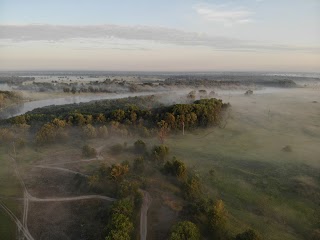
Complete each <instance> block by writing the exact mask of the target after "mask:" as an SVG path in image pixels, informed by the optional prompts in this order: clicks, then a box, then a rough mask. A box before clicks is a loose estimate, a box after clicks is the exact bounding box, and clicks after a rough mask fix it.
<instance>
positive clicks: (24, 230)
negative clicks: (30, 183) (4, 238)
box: [0, 154, 116, 240]
mask: <svg viewBox="0 0 320 240" xmlns="http://www.w3.org/2000/svg"><path fill="white" fill-rule="evenodd" d="M9 156H10V159H11V161H12V163H13V168H14V171H15V174H16V176H17V177H18V180H19V182H20V184H21V186H22V188H23V215H22V223H21V222H20V221H19V219H18V218H17V217H16V216H15V215H14V214H13V213H12V212H11V211H10V209H9V208H7V207H6V206H5V205H4V204H3V203H1V202H0V207H1V208H2V209H3V210H4V211H5V212H6V213H7V214H8V215H9V217H10V218H11V219H12V220H13V221H14V222H15V224H16V225H17V227H18V229H19V232H20V231H22V233H23V235H24V238H26V239H27V240H34V238H33V237H32V235H31V234H30V232H29V230H28V213H29V201H33V202H57V201H59V202H62V201H76V200H86V199H102V200H106V201H115V200H116V199H114V198H111V197H107V196H102V195H84V196H75V197H60V198H58V197H52V198H37V197H34V196H32V195H31V194H30V193H29V192H28V190H27V188H26V185H25V183H24V181H23V179H22V177H21V174H20V171H19V169H18V165H17V162H16V160H15V158H14V157H13V156H12V155H11V154H9ZM37 167H42V168H51V169H55V170H60V171H66V172H70V173H73V174H81V175H84V174H82V173H79V172H75V171H72V170H69V169H64V168H58V167H50V166H49V167H47V166H37ZM86 176H87V175H86Z"/></svg>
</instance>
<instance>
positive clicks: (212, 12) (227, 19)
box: [194, 5, 253, 25]
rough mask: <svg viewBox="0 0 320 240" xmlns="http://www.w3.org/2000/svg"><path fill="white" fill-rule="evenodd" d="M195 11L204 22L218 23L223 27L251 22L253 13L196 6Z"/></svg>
mask: <svg viewBox="0 0 320 240" xmlns="http://www.w3.org/2000/svg"><path fill="white" fill-rule="evenodd" d="M194 9H195V11H196V12H197V13H198V15H200V16H201V17H202V18H203V19H204V20H206V21H212V22H220V23H223V24H225V25H233V24H241V23H249V22H253V19H252V15H253V12H251V11H249V10H247V9H243V8H237V9H229V7H226V6H224V5H219V6H213V5H210V6H207V5H197V6H195V7H194Z"/></svg>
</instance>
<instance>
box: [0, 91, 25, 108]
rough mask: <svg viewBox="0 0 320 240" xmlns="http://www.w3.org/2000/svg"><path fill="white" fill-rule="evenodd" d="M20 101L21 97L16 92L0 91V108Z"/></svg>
mask: <svg viewBox="0 0 320 240" xmlns="http://www.w3.org/2000/svg"><path fill="white" fill-rule="evenodd" d="M20 101H22V95H21V94H20V93H18V92H11V91H0V108H4V107H6V106H8V105H10V104H12V103H18V102H20Z"/></svg>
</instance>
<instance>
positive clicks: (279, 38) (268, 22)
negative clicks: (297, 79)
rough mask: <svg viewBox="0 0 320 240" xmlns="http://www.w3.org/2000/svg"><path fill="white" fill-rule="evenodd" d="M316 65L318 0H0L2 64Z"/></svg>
mask: <svg viewBox="0 0 320 240" xmlns="http://www.w3.org/2000/svg"><path fill="white" fill-rule="evenodd" d="M6 70H23V71H25V70H104V71H272V72H276V71H284V72H320V1H319V0H227V1H221V0H211V1H209V0H208V1H199V0H161V1H155V0H136V1H132V0H90V1H89V0H54V1H52V0H50V1H47V0H28V1H26V0H0V71H6Z"/></svg>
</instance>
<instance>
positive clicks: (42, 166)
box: [34, 165, 89, 177]
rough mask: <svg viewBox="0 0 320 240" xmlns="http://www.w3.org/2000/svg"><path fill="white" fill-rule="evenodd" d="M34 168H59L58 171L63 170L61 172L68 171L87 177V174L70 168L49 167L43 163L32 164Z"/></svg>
mask: <svg viewBox="0 0 320 240" xmlns="http://www.w3.org/2000/svg"><path fill="white" fill-rule="evenodd" d="M34 167H35V168H44V169H52V170H59V171H63V172H68V173H73V174H75V175H77V174H78V175H81V176H83V177H89V176H88V175H86V174H83V173H81V172H76V171H73V170H70V169H66V168H61V167H50V166H45V165H37V166H34Z"/></svg>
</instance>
